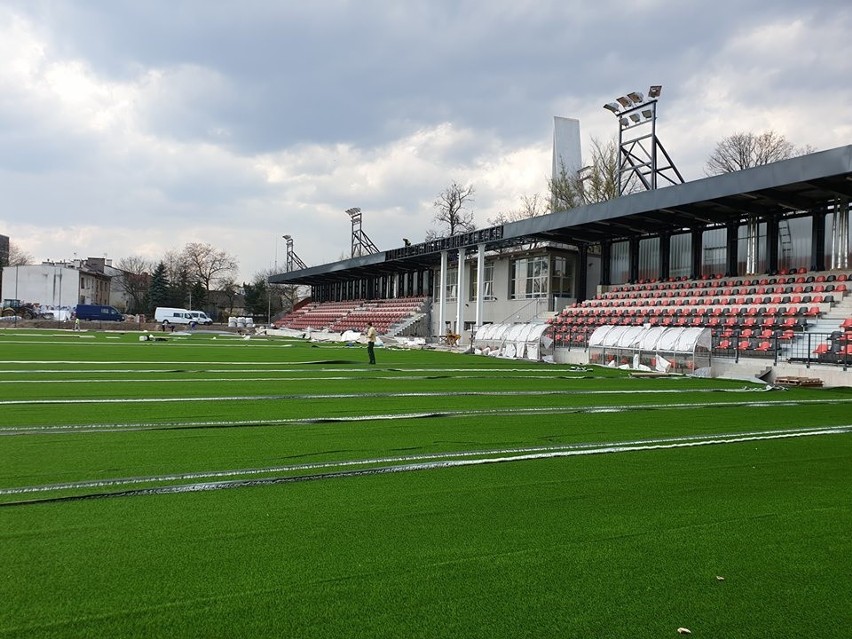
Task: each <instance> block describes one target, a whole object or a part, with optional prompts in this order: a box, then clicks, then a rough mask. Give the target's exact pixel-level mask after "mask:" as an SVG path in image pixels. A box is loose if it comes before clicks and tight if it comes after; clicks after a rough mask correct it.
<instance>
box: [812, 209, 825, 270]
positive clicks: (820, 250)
mask: <svg viewBox="0 0 852 639" xmlns="http://www.w3.org/2000/svg"><path fill="white" fill-rule="evenodd" d="M811 270H812V271H824V270H825V211H824V210H822V211H816V212H815V213H814V214H813V215H812V216H811Z"/></svg>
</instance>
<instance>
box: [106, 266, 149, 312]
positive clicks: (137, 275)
mask: <svg viewBox="0 0 852 639" xmlns="http://www.w3.org/2000/svg"><path fill="white" fill-rule="evenodd" d="M116 268H118V269H119V270H120V271H123V272H124V273H123V275H122V276H121V277H117V278H113V282H115V283H116V284H117V285H118V288H119V289H120V290H121V291H122V292H123V293H124V294H126V295H127V297H128V298H129V299H130V306H129V308H128V311H129V312H131V313H138V312H140V311H142V310H144V309H145V296H146V295H147V294H148V290H149V289H150V287H151V273H153V272H154V269H155V268H156V264H154V263H153V262H151V261H150V260H146V259H145V258H143V257H138V256H136V255H131V256H129V257H123V258H121V259H120V260H118V263H117V264H116Z"/></svg>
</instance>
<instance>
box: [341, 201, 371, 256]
mask: <svg viewBox="0 0 852 639" xmlns="http://www.w3.org/2000/svg"><path fill="white" fill-rule="evenodd" d="M346 213H347V214H348V215H349V217H350V218H351V219H352V240H351V244H352V255H351V257H360V256H361V255H371V254H373V253H378V252H379V249H378V248H376V245H375V244H373V242H372V241H371V240H370V238H369V237H367V234H366V233H364V231H362V230H361V209H359V208H358V207H357V206H355V207H352V208H351V209H346Z"/></svg>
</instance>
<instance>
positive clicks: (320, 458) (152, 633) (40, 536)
mask: <svg viewBox="0 0 852 639" xmlns="http://www.w3.org/2000/svg"><path fill="white" fill-rule="evenodd" d="M0 355H2V360H3V372H2V375H0V637H3V638H5V637H27V638H30V637H39V638H40V637H229V638H231V637H246V638H257V637H394V638H399V637H424V638H427V637H428V638H434V637H453V638H460V637H483V638H485V637H488V638H489V639H490V638H495V637H512V638H516V637H624V638H628V637H630V638H637V637H639V638H641V637H669V636H678V633H677V629H678V628H688V629H690V630H691V633H692V634H691V636H693V637H714V638H718V637H738V638H749V637H754V638H758V637H759V638H767V637H849V636H850V627H852V614H850V612H849V610H850V606H849V601H850V600H852V587H850V583H852V578H850V574H852V570H851V569H852V559H850V557H852V536H850V532H852V508H850V504H852V499H850V498H852V463H851V462H852V434H850V429H852V426H850V424H852V392H850V389H791V390H786V391H778V390H767V389H766V388H765V387H763V386H761V385H753V384H747V383H745V382H741V381H738V382H735V381H724V380H698V379H690V378H665V379H647V378H646V379H635V378H631V377H629V376H628V375H627V374H625V373H623V372H621V371H614V370H609V369H602V368H589V369H584V368H576V367H570V366H558V365H544V364H536V363H531V362H518V361H507V360H496V359H493V358H483V357H476V356H472V355H459V354H454V353H445V352H431V351H404V350H390V349H378V350H377V358H378V365H377V366H368V365H367V364H366V360H367V357H366V351H365V349H363V348H360V347H346V346H333V345H318V346H317V345H310V344H306V343H303V342H299V341H288V340H283V339H278V340H268V341H267V340H262V339H249V340H244V339H241V338H236V337H229V336H224V335H212V334H200V333H198V334H195V335H192V336H187V337H182V336H180V335H176V336H170V337H168V338H167V341H162V342H160V341H156V342H154V341H148V342H140V341H139V336H138V334H105V333H85V332H84V333H73V332H59V331H22V330H12V329H7V330H2V331H0Z"/></svg>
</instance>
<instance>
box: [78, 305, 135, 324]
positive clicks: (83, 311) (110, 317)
mask: <svg viewBox="0 0 852 639" xmlns="http://www.w3.org/2000/svg"><path fill="white" fill-rule="evenodd" d="M75 314H76V316H77V319H78V320H81V321H89V322H123V321H124V315H123V314H122V313H121V312H120V311H119V310H118V309H117V308H115V307H114V306H107V305H105V304H77V308H76V310H75Z"/></svg>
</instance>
